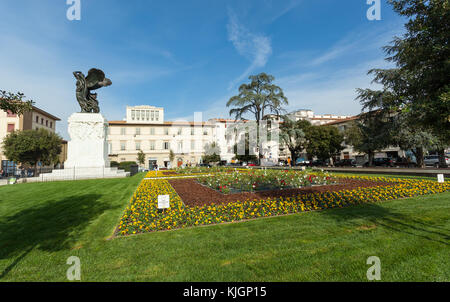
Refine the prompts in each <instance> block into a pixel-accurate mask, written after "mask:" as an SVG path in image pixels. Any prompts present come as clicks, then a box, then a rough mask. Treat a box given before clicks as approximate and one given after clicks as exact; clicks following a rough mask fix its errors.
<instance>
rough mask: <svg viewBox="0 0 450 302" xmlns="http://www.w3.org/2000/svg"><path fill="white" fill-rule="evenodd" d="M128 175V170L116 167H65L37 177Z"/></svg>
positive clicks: (49, 179)
mask: <svg viewBox="0 0 450 302" xmlns="http://www.w3.org/2000/svg"><path fill="white" fill-rule="evenodd" d="M128 176H130V172H125V171H123V170H118V169H117V168H106V167H104V168H86V167H84V168H65V169H62V170H53V172H52V173H47V174H42V175H41V176H39V177H38V178H41V179H42V181H58V180H80V179H96V178H123V177H128Z"/></svg>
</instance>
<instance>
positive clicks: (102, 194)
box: [0, 175, 450, 281]
mask: <svg viewBox="0 0 450 302" xmlns="http://www.w3.org/2000/svg"><path fill="white" fill-rule="evenodd" d="M142 177H143V175H138V176H135V177H132V178H128V179H113V180H89V181H77V182H62V183H41V184H24V185H17V186H9V187H0V247H1V249H0V281H67V280H66V270H67V269H68V268H69V265H67V264H66V261H67V258H68V257H69V256H78V257H80V259H81V266H82V267H81V269H82V273H81V277H82V281H366V280H367V279H366V271H367V269H368V268H369V265H367V264H366V260H367V258H368V257H369V256H378V257H379V258H380V259H381V267H382V273H381V274H382V276H381V277H382V280H383V281H449V280H450V271H449V267H450V265H449V264H450V263H449V243H450V242H449V236H450V219H449V218H450V193H444V194H440V195H432V196H422V197H419V198H413V199H404V200H395V201H390V202H385V203H378V204H366V205H361V206H357V207H352V208H346V209H332V210H326V211H321V212H314V213H302V214H296V215H291V216H285V217H274V218H267V219H259V220H254V221H248V222H242V223H236V224H228V225H216V226H209V227H198V228H193V229H184V230H177V231H172V232H159V233H150V234H145V235H139V236H130V237H125V238H115V239H112V240H106V238H108V237H109V236H110V235H111V234H112V231H113V230H114V228H115V226H116V224H117V222H118V221H119V218H120V216H121V214H122V211H123V210H124V208H125V207H126V205H127V203H128V201H129V199H130V196H131V194H132V193H133V191H134V190H135V189H136V187H137V185H138V183H139V182H140V180H141V179H142Z"/></svg>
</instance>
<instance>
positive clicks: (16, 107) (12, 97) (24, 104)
mask: <svg viewBox="0 0 450 302" xmlns="http://www.w3.org/2000/svg"><path fill="white" fill-rule="evenodd" d="M24 98H25V95H24V94H23V93H20V92H18V93H11V92H6V91H4V90H0V110H3V111H10V112H12V113H14V114H22V113H24V112H26V111H30V110H31V109H32V108H33V101H32V100H27V101H24Z"/></svg>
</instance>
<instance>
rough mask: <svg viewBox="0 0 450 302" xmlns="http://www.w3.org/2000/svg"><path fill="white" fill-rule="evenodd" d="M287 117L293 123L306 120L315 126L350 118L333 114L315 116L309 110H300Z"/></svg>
mask: <svg viewBox="0 0 450 302" xmlns="http://www.w3.org/2000/svg"><path fill="white" fill-rule="evenodd" d="M287 116H288V117H289V118H290V119H291V120H294V121H299V120H307V121H309V122H311V124H313V125H315V126H317V125H325V124H328V123H332V122H337V121H343V120H346V119H348V118H351V116H348V115H333V114H323V115H316V114H314V111H312V110H309V109H300V110H297V111H294V112H291V113H289V114H287Z"/></svg>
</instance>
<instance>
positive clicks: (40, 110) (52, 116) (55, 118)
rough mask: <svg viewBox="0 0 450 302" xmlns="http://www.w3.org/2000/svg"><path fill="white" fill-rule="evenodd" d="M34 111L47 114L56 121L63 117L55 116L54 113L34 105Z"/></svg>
mask: <svg viewBox="0 0 450 302" xmlns="http://www.w3.org/2000/svg"><path fill="white" fill-rule="evenodd" d="M33 111H36V112H38V113H40V114H42V115H45V116H46V117H49V118H51V119H53V120H55V121H60V120H61V119H60V118H59V117H56V116H54V115H53V114H50V113H48V112H47V111H44V110H42V109H40V108H38V107H35V106H33Z"/></svg>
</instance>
